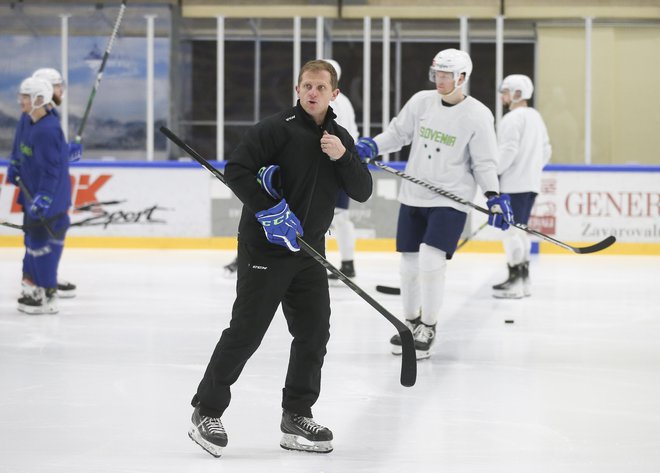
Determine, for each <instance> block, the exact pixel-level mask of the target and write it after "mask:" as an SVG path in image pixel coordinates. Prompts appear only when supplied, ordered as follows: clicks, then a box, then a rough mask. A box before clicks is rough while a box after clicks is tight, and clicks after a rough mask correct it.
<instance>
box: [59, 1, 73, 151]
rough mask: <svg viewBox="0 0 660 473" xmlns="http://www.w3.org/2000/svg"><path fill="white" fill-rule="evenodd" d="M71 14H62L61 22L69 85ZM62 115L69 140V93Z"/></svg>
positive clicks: (64, 69)
mask: <svg viewBox="0 0 660 473" xmlns="http://www.w3.org/2000/svg"><path fill="white" fill-rule="evenodd" d="M70 16H71V15H69V14H63V15H60V20H61V21H60V24H61V33H60V34H61V38H62V41H61V51H60V54H61V57H62V79H63V80H64V85H65V86H68V85H69V17H70ZM60 111H61V113H60V115H61V117H62V130H63V131H64V139H66V140H68V139H69V138H68V136H69V94H64V98H63V99H62V107H61V110H60Z"/></svg>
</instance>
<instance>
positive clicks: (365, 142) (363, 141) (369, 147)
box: [355, 136, 378, 159]
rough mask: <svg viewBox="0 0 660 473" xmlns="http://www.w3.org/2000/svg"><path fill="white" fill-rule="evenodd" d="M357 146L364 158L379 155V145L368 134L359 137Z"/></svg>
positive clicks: (361, 156) (359, 153)
mask: <svg viewBox="0 0 660 473" xmlns="http://www.w3.org/2000/svg"><path fill="white" fill-rule="evenodd" d="M355 148H357V152H358V155H359V156H360V158H362V159H364V158H367V159H373V158H375V157H376V156H378V145H377V144H376V142H375V141H374V140H373V139H371V138H369V137H368V136H363V137H362V138H358V140H357V143H355Z"/></svg>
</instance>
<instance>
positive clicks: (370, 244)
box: [0, 235, 660, 256]
mask: <svg viewBox="0 0 660 473" xmlns="http://www.w3.org/2000/svg"><path fill="white" fill-rule="evenodd" d="M568 244H570V245H572V246H587V244H588V243H584V242H568ZM22 246H23V236H22V235H16V236H0V247H8V248H11V247H22ZM66 247H67V248H139V249H199V250H235V249H236V238H234V237H211V238H174V237H172V238H168V237H76V236H72V237H67V239H66ZM327 249H328V251H336V250H337V242H336V240H335V239H334V238H330V239H328V240H327ZM355 249H356V250H357V251H391V252H394V251H396V250H395V240H394V238H373V239H358V240H357V242H356V245H355ZM460 251H461V252H464V253H502V252H503V250H502V242H500V241H479V240H473V241H471V242H469V243H468V244H466V245H465V246H464V247H463V248H461V250H460ZM539 252H540V253H542V254H571V253H570V251H567V250H565V249H563V248H560V247H558V246H556V245H553V244H551V243H547V242H540V243H539ZM593 254H595V255H654V256H660V243H624V242H616V243H615V244H614V245H612V246H611V247H609V248H608V249H606V250H604V251H599V252H598V253H593Z"/></svg>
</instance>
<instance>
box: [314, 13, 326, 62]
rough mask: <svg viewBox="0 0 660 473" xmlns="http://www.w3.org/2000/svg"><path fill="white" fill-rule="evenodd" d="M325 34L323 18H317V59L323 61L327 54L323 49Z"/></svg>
mask: <svg viewBox="0 0 660 473" xmlns="http://www.w3.org/2000/svg"><path fill="white" fill-rule="evenodd" d="M323 43H324V34H323V17H322V16H317V17H316V59H323V58H324V57H325V52H324V50H323V49H324V48H323Z"/></svg>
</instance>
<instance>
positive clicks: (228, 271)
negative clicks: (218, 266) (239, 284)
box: [224, 258, 238, 277]
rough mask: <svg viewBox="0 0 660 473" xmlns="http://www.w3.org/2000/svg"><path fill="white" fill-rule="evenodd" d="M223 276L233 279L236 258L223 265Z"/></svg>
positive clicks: (236, 265) (235, 269) (236, 264)
mask: <svg viewBox="0 0 660 473" xmlns="http://www.w3.org/2000/svg"><path fill="white" fill-rule="evenodd" d="M224 268H225V276H227V277H233V276H236V271H238V258H234V261H232V262H231V263H229V264H228V265H225V267H224Z"/></svg>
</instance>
